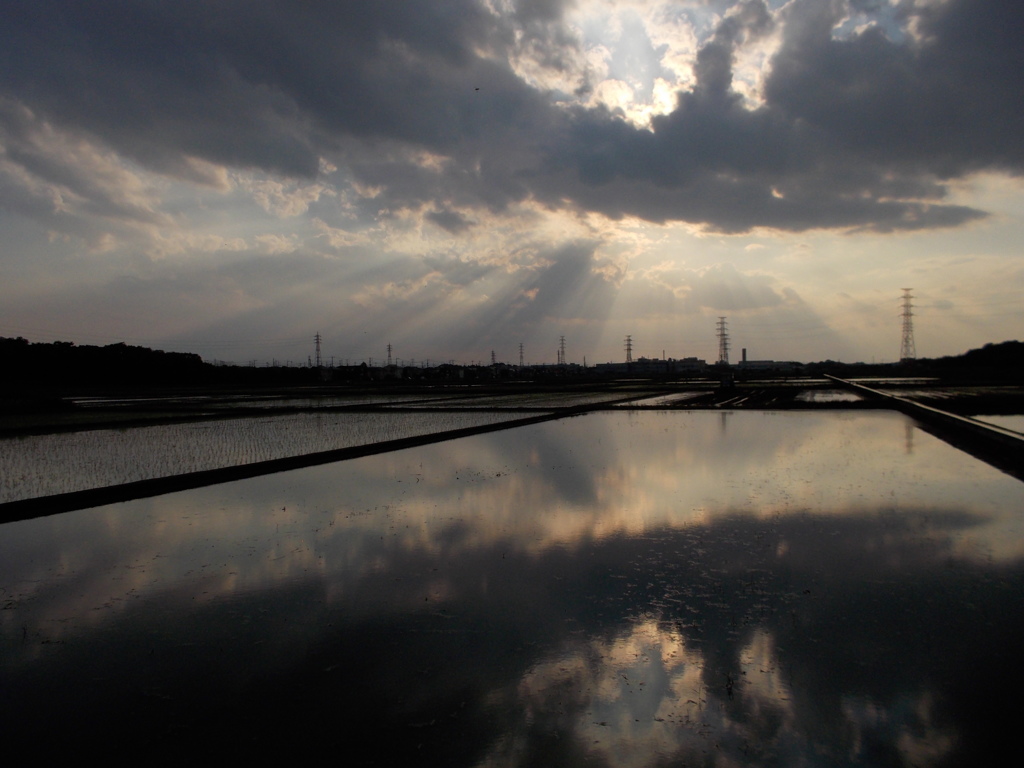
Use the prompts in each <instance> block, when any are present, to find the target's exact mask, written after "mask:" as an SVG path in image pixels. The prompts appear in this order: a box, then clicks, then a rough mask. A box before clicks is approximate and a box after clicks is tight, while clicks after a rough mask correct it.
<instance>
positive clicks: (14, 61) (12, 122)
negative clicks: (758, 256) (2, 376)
mask: <svg viewBox="0 0 1024 768" xmlns="http://www.w3.org/2000/svg"><path fill="white" fill-rule="evenodd" d="M589 8H590V5H589V4H587V3H583V2H577V3H569V2H557V1H556V0H530V1H527V0H522V1H521V2H515V3H489V4H485V3H482V2H477V1H476V0H378V1H377V2H373V3H337V2H328V1H327V0H320V1H317V0H311V1H310V2H305V3H302V4H301V5H299V6H296V5H295V4H294V3H289V2H284V0H267V1H266V2H262V3H259V4H253V3H249V2H242V0H208V1H207V2H201V3H200V2H185V3H165V4H159V3H157V4H151V3H150V4H144V3H138V2H129V0H97V1H96V2H92V3H88V4H83V3H79V2H72V1H71V0H65V1H61V0H56V1H55V2H53V3H45V4H40V3H29V2H22V1H20V0H6V1H5V2H4V18H5V23H4V25H3V27H2V29H0V97H2V98H3V99H4V104H6V105H8V106H7V107H6V108H5V109H3V110H2V111H0V123H2V125H3V126H4V127H3V130H4V134H3V136H4V139H3V140H4V142H5V153H6V155H5V156H6V159H7V162H8V163H13V164H14V165H15V166H16V167H17V168H21V169H24V170H25V171H26V172H28V171H29V170H31V172H32V173H35V174H37V175H40V177H42V178H47V179H48V180H50V181H51V182H53V183H56V182H54V179H55V177H57V176H59V175H61V174H62V173H63V174H64V175H65V177H66V179H65V181H64V182H62V183H64V184H65V186H66V188H68V189H75V188H74V187H73V186H72V185H71V180H72V179H77V180H78V181H81V180H83V179H85V178H88V176H85V175H83V174H82V173H81V172H80V171H81V170H82V169H84V168H86V167H87V166H88V162H87V161H86V160H85V159H84V158H83V157H81V156H75V155H73V154H72V155H65V156H63V157H62V158H61V160H60V162H61V164H62V165H61V169H62V170H58V169H57V168H56V167H55V166H53V165H51V166H50V167H48V168H43V166H42V165H40V164H39V163H38V162H35V164H33V162H34V161H38V160H39V159H40V156H38V155H32V154H31V153H30V152H29V153H27V154H26V153H25V152H24V150H25V148H26V147H27V146H28V145H26V144H24V142H23V141H22V140H21V139H20V138H19V134H18V125H19V120H21V119H22V118H21V117H19V115H25V114H30V115H32V119H33V120H35V121H36V123H35V124H36V125H37V126H38V125H46V126H50V127H51V130H53V131H55V132H57V133H59V134H60V135H62V136H67V137H74V138H75V139H76V140H79V141H82V142H85V143H86V144H87V145H88V146H91V147H95V148H96V151H97V152H99V153H100V154H103V153H104V152H108V153H112V154H113V155H116V156H117V157H119V158H123V159H125V160H127V161H130V162H132V163H134V164H137V165H139V166H141V167H144V168H146V169H148V170H149V171H151V172H154V173H157V174H163V175H167V176H170V177H174V178H177V179H181V180H185V181H187V182H189V183H192V184H197V185H209V186H211V187H218V186H222V185H223V179H224V176H223V169H224V168H230V169H234V170H238V171H245V172H252V173H259V174H264V175H267V176H269V177H271V179H272V181H271V182H269V183H272V184H281V185H283V186H282V187H281V188H280V189H278V190H273V189H270V188H269V187H266V186H264V187H263V188H262V189H261V190H257V197H258V199H259V200H260V202H261V204H263V205H264V206H265V207H266V208H267V209H268V210H272V211H273V212H274V213H276V214H278V215H282V216H294V215H298V214H301V213H303V212H304V211H305V209H306V206H307V205H308V204H309V202H310V201H311V200H316V199H318V198H319V197H320V196H321V194H326V191H325V190H324V188H323V187H322V186H321V185H324V184H325V183H326V182H325V179H324V175H323V173H324V171H325V170H326V169H329V168H337V169H338V170H337V172H336V173H331V174H328V175H329V176H330V177H331V179H332V181H331V182H330V183H340V182H338V179H340V178H344V179H347V180H348V182H351V183H354V184H357V185H361V186H362V187H364V188H373V189H376V190H378V192H377V193H376V194H375V196H374V198H373V200H372V205H369V206H368V207H367V209H366V211H365V215H367V216H370V215H377V213H378V212H380V211H382V210H386V211H390V212H392V213H393V212H395V211H398V210H403V209H409V210H423V209H425V210H429V211H433V212H434V213H433V214H429V217H430V218H431V219H432V220H433V221H434V222H435V223H437V224H438V225H439V226H441V227H442V228H445V229H447V231H448V232H449V233H450V234H452V235H459V234H462V233H464V232H465V231H466V229H467V228H468V227H467V224H468V221H469V220H470V214H469V213H467V212H469V211H471V209H473V208H478V209H481V210H487V211H490V212H492V213H494V212H497V213H500V212H502V211H504V210H507V209H508V207H509V206H512V205H515V204H518V203H521V202H524V201H531V200H532V201H538V202H540V203H542V204H544V205H546V206H548V207H550V208H552V209H566V210H571V211H581V212H596V213H600V214H603V215H605V216H608V217H610V218H613V219H616V218H621V217H624V216H632V217H637V218H640V219H645V220H647V221H652V222H669V221H682V222H690V223H694V224H697V225H700V226H702V227H705V228H707V229H710V230H716V231H722V232H743V231H747V230H750V229H751V228H754V227H769V228H777V229H780V230H791V231H800V230H808V229H816V228H832V229H839V230H857V229H869V230H878V231H897V230H916V229H928V228H935V227H950V226H957V225H960V224H963V223H965V222H968V221H971V220H975V219H978V218H981V217H983V216H984V215H985V213H984V212H983V211H980V210H977V209H974V208H971V207H970V206H965V205H956V204H953V203H951V202H949V200H948V199H947V185H948V183H949V182H950V181H951V180H953V179H957V178H961V177H964V176H966V175H969V174H972V173H975V172H978V171H982V170H997V171H1000V172H1004V173H1009V174H1014V175H1017V174H1020V173H1021V171H1022V170H1024V146H1022V144H1021V142H1020V141H1019V136H1020V130H1021V127H1022V125H1024V106H1022V104H1021V100H1020V98H1019V94H1020V92H1021V90H1022V85H1024V83H1022V78H1024V74H1022V73H1024V52H1022V48H1021V47H1020V46H1019V44H1018V40H1017V36H1016V35H1015V33H1014V32H1015V30H1018V29H1021V28H1024V7H1022V6H1021V4H1019V3H1017V2H1013V0H948V2H944V3H917V2H909V0H900V2H897V3H895V4H894V5H890V4H872V3H867V2H842V1H841V0H832V1H831V2H820V0H794V1H793V2H791V3H788V4H786V5H785V6H783V7H782V8H780V9H778V10H773V9H772V8H771V7H770V6H769V5H768V4H766V3H764V2H762V1H761V0H744V1H743V2H734V3H718V4H715V5H714V7H713V9H712V10H715V11H717V12H718V15H708V10H709V9H711V8H710V7H709V9H705V8H703V7H697V6H695V7H694V8H693V9H689V8H688V9H683V10H680V11H679V13H676V14H673V15H672V16H671V20H670V21H665V22H664V23H665V24H668V25H672V24H674V25H676V26H679V27H680V28H682V27H685V28H686V29H688V30H689V33H692V34H693V35H694V39H695V40H697V45H698V49H697V50H696V52H695V57H694V59H693V61H692V62H691V67H692V70H691V71H692V76H693V79H692V80H688V79H687V77H688V75H687V73H684V72H681V71H678V70H672V69H670V67H669V64H670V63H671V65H672V66H679V65H678V64H677V63H674V61H672V60H670V59H669V58H665V59H664V60H662V61H658V60H656V59H655V56H657V55H660V53H659V52H661V51H662V50H663V49H662V48H659V47H654V45H653V43H652V41H654V40H660V39H661V38H662V36H663V34H664V33H663V30H655V29H653V28H652V27H651V25H652V24H654V23H655V22H654V21H652V20H651V19H652V18H653V17H652V16H645V17H640V16H634V17H631V18H633V19H634V21H635V19H640V18H642V20H643V24H645V25H647V26H646V27H645V29H642V30H638V31H637V33H636V34H635V35H631V36H629V37H628V41H632V42H629V44H631V45H632V44H635V45H636V46H638V47H637V48H636V51H637V52H638V55H639V54H643V56H644V57H646V58H644V61H645V62H646V63H645V64H644V66H643V67H639V65H638V68H634V69H633V70H630V71H631V72H632V74H631V75H630V76H631V77H632V76H636V77H637V78H638V79H637V81H636V84H635V86H634V84H632V83H628V82H627V81H626V80H622V78H619V77H616V76H615V74H616V73H614V72H611V71H609V72H608V73H606V74H608V79H609V81H611V80H620V81H621V82H622V83H625V84H629V87H630V89H631V90H632V91H633V92H634V93H635V94H641V93H645V92H647V91H650V89H651V88H652V87H653V85H652V84H653V83H654V82H655V81H656V80H658V79H659V78H660V82H666V83H667V82H670V81H671V80H672V79H675V80H676V82H677V83H678V88H679V90H678V92H677V95H676V102H675V106H674V108H673V109H672V110H671V111H670V112H669V113H667V114H661V115H658V116H655V117H652V118H651V122H650V125H648V126H642V125H636V124H634V123H633V122H630V121H629V120H627V119H626V118H625V117H624V116H623V115H622V114H620V113H617V112H615V111H612V110H610V109H608V108H607V107H603V106H601V105H598V104H593V103H591V102H589V101H588V100H589V98H590V96H589V95H588V94H591V93H595V92H602V93H609V92H611V91H610V90H609V89H611V88H612V86H611V85H610V84H607V85H602V83H601V82H595V81H594V78H595V77H596V76H598V75H599V74H600V73H598V72H597V71H596V70H593V69H592V68H590V66H589V64H588V58H587V56H588V46H592V45H593V44H594V43H593V41H588V40H587V38H586V30H584V29H581V28H580V27H578V26H575V25H574V24H573V23H572V22H571V20H570V11H571V12H572V14H573V15H572V19H577V18H578V17H579V15H580V14H581V13H583V12H584V11H586V10H588V9H589ZM669 10H670V9H669V8H668V6H666V7H665V16H666V18H668V15H669V14H668V11H669ZM684 11H685V12H686V13H690V14H691V16H693V14H697V13H698V12H700V13H702V14H704V15H703V16H702V17H701V18H702V19H704V20H705V21H706V20H707V19H715V21H714V23H713V24H712V25H711V26H710V27H707V28H704V27H702V26H701V24H700V23H698V22H697V21H696V20H695V19H696V16H693V18H691V17H686V16H683V15H680V14H683V12H684ZM701 23H703V22H701ZM627 26H628V25H627ZM625 28H626V27H624V29H625ZM689 33H688V34H689ZM766 36H772V39H773V40H774V39H777V40H778V45H777V47H775V48H771V49H770V53H769V54H768V59H767V61H766V62H765V65H764V66H765V69H764V72H763V73H762V74H763V75H764V76H763V77H761V78H747V77H746V74H745V75H744V77H745V78H746V81H745V82H746V85H745V86H744V88H747V87H749V85H750V83H757V82H760V83H763V90H762V92H761V93H760V94H759V99H758V100H756V103H751V101H750V99H749V98H746V97H744V96H743V95H742V94H741V93H740V92H739V91H738V90H737V85H736V79H737V78H736V74H737V73H736V67H737V65H738V64H737V62H738V61H739V59H740V56H741V54H742V53H743V52H744V51H746V50H748V49H750V48H751V47H752V46H759V45H761V43H762V41H763V40H765V39H766ZM638 41H639V42H638ZM620 42H621V44H622V45H623V46H626V45H627V38H626V37H624V38H622V40H621V41H620ZM624 50H625V49H624ZM765 51H769V49H767V48H766V49H765ZM617 55H618V54H617ZM674 55H675V54H674V53H673V56H674ZM666 56H667V52H666ZM610 61H611V63H612V65H615V66H619V65H620V64H621V62H622V61H624V60H623V59H614V57H613V59H611V60H610ZM616 62H618V63H616ZM544 73H547V74H544ZM638 73H639V74H638ZM549 76H550V77H549ZM550 78H554V79H550ZM555 83H558V84H559V85H558V86H557V88H556V87H555V85H554V84H555ZM595 89H596V90H595ZM620 90H621V89H620ZM623 93H625V92H623ZM620 96H621V94H620ZM637 114H640V113H637ZM19 142H21V143H19ZM19 152H20V154H19ZM424 153H426V154H428V155H430V156H432V157H435V158H437V159H438V160H439V162H436V163H433V164H428V165H424V164H423V163H422V157H423V156H424ZM335 177H337V178H335ZM7 178H8V185H10V181H9V180H10V178H11V172H8V175H7ZM298 180H303V181H301V182H299V181H298ZM76 194H79V195H80V197H81V199H82V201H83V203H82V205H83V207H84V208H88V206H89V205H90V204H92V203H96V204H97V205H99V206H100V208H101V210H105V211H108V212H110V211H113V212H116V213H117V215H121V216H128V215H132V216H136V217H141V218H145V217H146V216H150V217H152V216H154V215H156V214H155V211H154V209H153V207H152V206H149V208H147V206H146V205H143V204H139V201H138V199H136V200H123V199H122V200H116V199H115V198H114V197H113V196H112V195H110V194H109V190H108V189H106V188H103V189H101V188H99V187H97V186H95V185H93V186H88V185H86V186H83V187H81V188H80V189H76ZM40 195H42V196H40ZM44 197H45V195H43V194H42V193H38V194H37V197H36V198H35V199H37V200H38V201H42V200H43V199H44ZM4 199H5V204H6V205H7V206H8V207H11V208H14V209H17V210H22V208H18V204H17V203H16V202H13V196H12V195H7V196H6V197H5V198H4ZM104 206H106V208H104ZM371 208H372V210H371ZM456 210H458V211H459V213H458V214H455V213H454V211H456Z"/></svg>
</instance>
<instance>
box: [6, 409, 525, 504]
mask: <svg viewBox="0 0 1024 768" xmlns="http://www.w3.org/2000/svg"><path fill="white" fill-rule="evenodd" d="M512 418H514V417H513V416H510V415H509V414H505V413H459V412H453V413H406V414H394V413H293V414H287V415H282V416H262V417H255V418H242V419H226V420H214V421H196V422H189V423H185V424H162V425H159V426H149V427H129V428H126V429H97V430H90V431H85V432H72V433H65V434H46V435H30V436H27V437H15V438H6V439H0V478H2V480H0V503H3V502H8V501H19V500H21V499H31V498H36V497H37V496H48V495H53V494H57V493H67V492H70V491H81V490H85V489H89V488H102V487H106V486H111V485H118V484H121V483H131V482H135V481H138V480H148V479H150V478H156V477H170V476H171V475H180V474H185V473H187V472H199V471H203V470H207V469H218V468H220V467H231V466H240V465H243V464H253V463H256V462H259V461H268V460H270V459H280V458H285V457H289V456H301V455H304V454H308V453H318V452H320V451H330V450H335V449H338V448H349V447H352V446H356V445H369V444H372V443H380V442H383V441H385V440H398V439H401V438H406V437H413V436H416V435H426V434H431V433H434V432H440V431H447V430H452V429H462V428H464V427H474V426H482V425H484V424H495V423H499V422H502V421H508V420H510V419H512Z"/></svg>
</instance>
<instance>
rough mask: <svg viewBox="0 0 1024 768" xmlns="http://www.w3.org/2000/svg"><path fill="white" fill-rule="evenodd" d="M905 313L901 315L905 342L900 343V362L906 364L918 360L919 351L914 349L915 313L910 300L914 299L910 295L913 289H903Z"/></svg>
mask: <svg viewBox="0 0 1024 768" xmlns="http://www.w3.org/2000/svg"><path fill="white" fill-rule="evenodd" d="M902 290H903V313H902V314H901V315H900V316H901V317H902V318H903V340H902V342H900V362H901V363H902V362H906V361H907V360H916V359H917V350H916V349H914V313H913V312H911V311H910V310H911V308H912V307H913V306H914V305H913V304H911V303H910V300H911V299H912V298H914V297H913V296H911V295H910V292H911V291H912V290H914V289H913V288H903V289H902Z"/></svg>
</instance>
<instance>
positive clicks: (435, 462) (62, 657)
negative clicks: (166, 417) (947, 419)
mask: <svg viewBox="0 0 1024 768" xmlns="http://www.w3.org/2000/svg"><path fill="white" fill-rule="evenodd" d="M1022 512H1024V483H1021V482H1020V481H1018V480H1015V479H1013V478H1012V477H1010V476H1008V475H1005V474H1002V473H1000V472H999V471H997V470H995V469H993V468H991V467H989V466H988V465H986V464H984V463H981V462H979V461H976V460H975V459H973V458H971V457H970V456H967V455H965V454H963V453H960V452H959V451H957V450H956V449H954V448H952V447H950V446H949V445H947V444H945V443H943V442H941V441H940V440H938V439H937V438H935V437H933V436H931V435H930V434H928V433H925V432H922V431H921V430H919V429H918V428H917V427H916V426H915V424H914V422H913V421H912V420H910V419H908V418H906V417H904V416H903V415H901V414H897V413H890V412H882V411H858V412H855V413H849V412H848V413H844V412H841V411H829V412H806V411H800V412H784V413H767V412H754V411H748V412H732V413H730V412H722V413H718V412H715V413H712V412H685V411H672V412H654V411H643V412H640V411H636V412H602V413H594V414H590V415H586V416H579V417H575V418H570V419H563V420H559V421H554V422H547V423H543V424H537V425H533V426H528V427H519V428H516V429H511V430H507V431H504V432H497V433H490V434H483V435H477V436H474V437H469V438H463V439H460V440H454V441H450V442H447V443H443V444H437V445H431V446H426V447H419V448H412V449H407V450H402V451H395V452H392V453H387V454H381V455H377V456H369V457H364V458H360V459H356V460H352V461H347V462H339V463H336V464H329V465H323V466H318V467H311V468H307V469H302V470H296V471H291V472H284V473H279V474H275V475H267V476H262V477H258V478H254V479H251V480H245V481H240V482H233V483H225V484H222V485H217V486H211V487H208V488H203V489H198V490H192V491H187V492H181V493H175V494H167V495H164V496H159V497H155V498H150V499H144V500H139V501H134V502H128V503H123V504H118V505H112V506H107V507H100V508H96V509H91V510H82V511H79V512H72V513H67V514H62V515H54V516H51V517H46V518H41V519H37V520H31V521H23V522H18V523H10V524H7V525H3V526H0V600H2V606H0V607H2V608H3V610H2V611H0V649H2V650H0V692H2V693H0V717H2V718H3V722H4V723H5V737H6V740H7V743H8V747H9V748H11V749H12V751H14V752H17V751H18V748H19V747H23V748H25V747H27V748H29V749H31V754H32V755H33V756H34V757H35V758H36V759H39V758H41V757H43V758H45V757H46V756H47V754H46V753H48V752H61V753H63V754H64V755H74V756H76V757H81V756H82V755H89V754H102V755H104V756H105V757H108V758H109V757H111V756H115V757H116V756H125V755H128V756H132V757H136V758H139V757H143V756H144V759H145V760H146V761H147V762H178V761H180V760H183V759H190V760H194V759H196V758H197V757H198V756H200V755H201V756H202V757H203V758H205V759H218V758H220V759H223V758H225V757H229V758H230V759H233V760H238V759H248V758H251V757H254V756H260V757H262V758H264V759H289V760H295V759H302V756H304V755H307V754H309V755H314V754H320V753H321V752H322V751H325V750H326V751H328V754H331V755H332V756H336V757H338V758H340V759H343V760H344V761H345V762H346V763H351V764H356V765H362V764H366V765H444V766H583V765H586V766H615V767H617V768H618V767H621V768H632V767H634V766H636V767H639V766H667V765H687V766H689V765H698V766H732V765H737V766H738V765H756V766H802V765H822V766H836V765H850V766H853V765H856V766H879V765H886V766H889V765H893V766H902V765H906V766H911V765H914V766H940V765H942V766H946V765H979V764H989V763H995V762H996V757H997V756H1000V755H1002V754H1003V753H1004V751H1005V750H1007V749H1010V748H1012V747H1015V746H1016V732H1015V728H1016V721H1017V717H1016V715H1017V712H1018V711H1019V706H1018V703H1017V702H1018V699H1019V693H1020V690H1021V684H1022V683H1024V662H1022V659H1021V654H1020V648H1021V647H1022V644H1024V610H1022V608H1024V536H1022V534H1024V518H1022ZM56 734H59V735H60V739H57V738H55V735H56Z"/></svg>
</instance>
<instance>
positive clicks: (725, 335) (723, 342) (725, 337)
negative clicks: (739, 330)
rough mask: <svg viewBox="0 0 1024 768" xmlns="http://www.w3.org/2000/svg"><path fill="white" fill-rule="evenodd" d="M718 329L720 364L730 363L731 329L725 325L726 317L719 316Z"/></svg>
mask: <svg viewBox="0 0 1024 768" xmlns="http://www.w3.org/2000/svg"><path fill="white" fill-rule="evenodd" d="M715 327H716V329H717V330H718V364H719V365H728V364H729V331H728V330H727V328H726V325H725V318H724V317H719V318H718V323H717V325H716V326H715Z"/></svg>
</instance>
